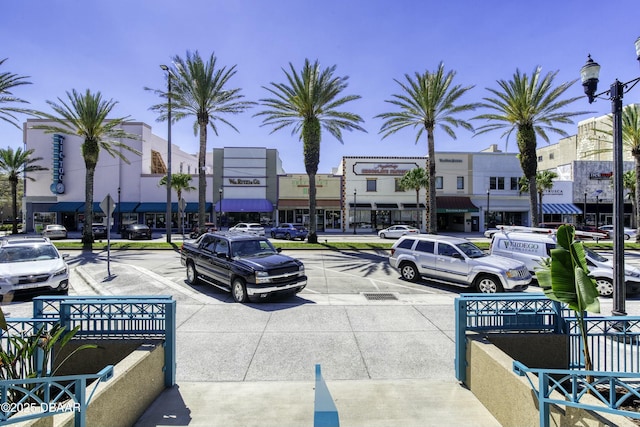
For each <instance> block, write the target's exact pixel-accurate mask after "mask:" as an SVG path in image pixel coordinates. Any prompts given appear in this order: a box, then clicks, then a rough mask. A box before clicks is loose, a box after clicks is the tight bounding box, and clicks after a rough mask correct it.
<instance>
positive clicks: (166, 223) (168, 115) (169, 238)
mask: <svg viewBox="0 0 640 427" xmlns="http://www.w3.org/2000/svg"><path fill="white" fill-rule="evenodd" d="M160 68H162V69H163V70H164V71H166V72H167V88H168V90H167V213H166V215H167V218H166V219H165V226H166V228H167V243H171V70H170V69H169V67H167V66H166V65H160Z"/></svg>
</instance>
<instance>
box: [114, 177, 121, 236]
mask: <svg viewBox="0 0 640 427" xmlns="http://www.w3.org/2000/svg"><path fill="white" fill-rule="evenodd" d="M117 207H118V212H117V213H116V220H117V222H118V224H117V225H116V227H115V231H118V230H120V227H121V226H120V224H121V223H122V216H121V215H120V209H121V208H120V187H118V206H117Z"/></svg>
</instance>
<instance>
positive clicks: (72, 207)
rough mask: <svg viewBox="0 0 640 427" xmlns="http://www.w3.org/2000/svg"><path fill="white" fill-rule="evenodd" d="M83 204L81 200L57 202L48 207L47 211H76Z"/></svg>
mask: <svg viewBox="0 0 640 427" xmlns="http://www.w3.org/2000/svg"><path fill="white" fill-rule="evenodd" d="M83 206H84V203H82V202H58V203H56V204H55V205H53V206H51V207H50V208H49V212H78V211H79V210H80V208H81V207H83Z"/></svg>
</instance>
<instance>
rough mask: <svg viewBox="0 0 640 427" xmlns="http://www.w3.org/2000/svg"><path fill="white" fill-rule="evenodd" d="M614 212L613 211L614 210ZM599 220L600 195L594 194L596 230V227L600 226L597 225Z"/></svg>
mask: <svg viewBox="0 0 640 427" xmlns="http://www.w3.org/2000/svg"><path fill="white" fill-rule="evenodd" d="M614 212H615V209H614ZM599 220H600V193H596V228H598V226H599V225H600V224H598V222H599Z"/></svg>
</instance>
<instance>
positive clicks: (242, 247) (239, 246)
mask: <svg viewBox="0 0 640 427" xmlns="http://www.w3.org/2000/svg"><path fill="white" fill-rule="evenodd" d="M275 253H276V249H275V248H274V247H273V245H271V242H269V241H268V240H243V241H238V242H231V254H232V256H234V257H240V258H246V257H253V256H264V255H273V254H275Z"/></svg>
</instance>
